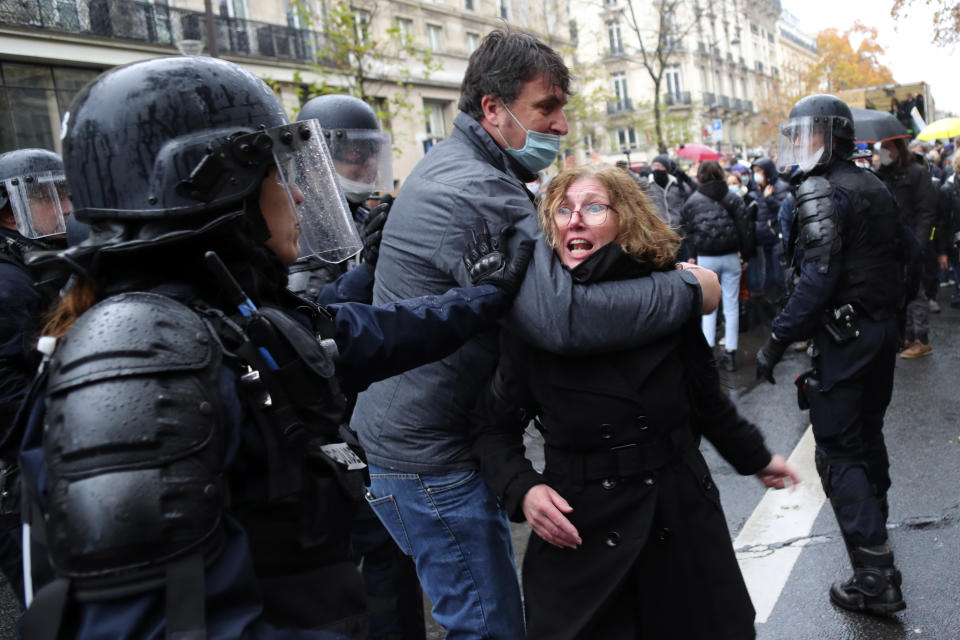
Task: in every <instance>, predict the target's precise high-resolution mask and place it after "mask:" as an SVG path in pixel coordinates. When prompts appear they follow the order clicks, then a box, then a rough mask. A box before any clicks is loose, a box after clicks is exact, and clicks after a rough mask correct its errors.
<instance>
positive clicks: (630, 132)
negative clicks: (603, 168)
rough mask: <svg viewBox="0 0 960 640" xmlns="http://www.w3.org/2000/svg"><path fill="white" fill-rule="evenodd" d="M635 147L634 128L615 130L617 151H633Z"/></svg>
mask: <svg viewBox="0 0 960 640" xmlns="http://www.w3.org/2000/svg"><path fill="white" fill-rule="evenodd" d="M636 146H637V130H636V129H635V128H634V127H621V128H619V129H617V150H620V149H633V148H634V147H636Z"/></svg>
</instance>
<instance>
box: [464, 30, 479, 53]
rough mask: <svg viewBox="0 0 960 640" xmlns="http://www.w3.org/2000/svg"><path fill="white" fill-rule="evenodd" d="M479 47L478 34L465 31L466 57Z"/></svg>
mask: <svg viewBox="0 0 960 640" xmlns="http://www.w3.org/2000/svg"><path fill="white" fill-rule="evenodd" d="M479 46H480V34H479V33H472V32H470V31H467V55H470V54H471V53H473V52H474V51H476V50H477V47H479Z"/></svg>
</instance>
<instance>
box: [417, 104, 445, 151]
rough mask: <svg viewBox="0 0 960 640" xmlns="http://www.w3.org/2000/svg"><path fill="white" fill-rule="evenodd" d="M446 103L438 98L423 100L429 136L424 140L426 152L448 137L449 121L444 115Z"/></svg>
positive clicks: (425, 123)
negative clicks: (447, 121)
mask: <svg viewBox="0 0 960 640" xmlns="http://www.w3.org/2000/svg"><path fill="white" fill-rule="evenodd" d="M445 104H446V103H444V102H440V101H437V100H424V101H423V118H424V128H425V129H426V132H427V137H426V138H425V139H424V141H423V152H424V153H426V152H427V151H430V148H431V147H433V145H435V144H436V143H438V142H440V141H441V140H443V139H444V138H445V137H447V123H446V119H445V118H444V116H443V109H444V106H445Z"/></svg>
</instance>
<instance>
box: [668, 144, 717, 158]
mask: <svg viewBox="0 0 960 640" xmlns="http://www.w3.org/2000/svg"><path fill="white" fill-rule="evenodd" d="M677 155H678V156H680V157H681V158H690V159H691V160H695V161H697V162H703V161H704V160H719V159H720V154H719V153H717V152H716V150H714V149H711V148H710V147H708V146H707V145H705V144H700V143H699V142H688V143H687V144H682V145H680V148H679V149H678V150H677Z"/></svg>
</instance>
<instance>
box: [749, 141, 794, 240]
mask: <svg viewBox="0 0 960 640" xmlns="http://www.w3.org/2000/svg"><path fill="white" fill-rule="evenodd" d="M750 168H751V169H753V168H757V169H760V170H761V171H762V172H763V175H764V176H765V177H766V182H765V184H764V187H760V186H759V185H754V189H753V190H752V191H750V193H748V194H747V197H746V198H745V199H746V201H747V203H748V204H749V203H750V202H755V203H756V205H757V219H756V222H755V234H756V238H757V244H758V245H763V246H767V245H771V244H776V243H777V242H779V241H780V215H779V214H780V205H781V204H783V201H784V199H785V198H786V197H787V194H789V193H790V183H789V182H787V181H786V180H784V179H783V177H781V176H780V172H779V171H777V166H776V165H775V164H774V162H773V160H771V159H770V158H759V159H758V160H757V161H756V162H754V163H753V164H752V165H750ZM766 185H773V193H772V194H770V195H769V196H765V195H764V194H763V191H764V188H765V186H766Z"/></svg>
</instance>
